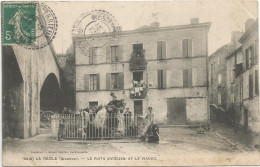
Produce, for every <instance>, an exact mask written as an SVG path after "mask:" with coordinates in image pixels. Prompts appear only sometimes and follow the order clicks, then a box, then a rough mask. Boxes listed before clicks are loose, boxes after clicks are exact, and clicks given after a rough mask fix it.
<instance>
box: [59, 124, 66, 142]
mask: <svg viewBox="0 0 260 167" xmlns="http://www.w3.org/2000/svg"><path fill="white" fill-rule="evenodd" d="M64 122H65V120H64V119H61V120H60V122H59V130H58V141H61V140H62V137H63V130H64V127H65V125H64Z"/></svg>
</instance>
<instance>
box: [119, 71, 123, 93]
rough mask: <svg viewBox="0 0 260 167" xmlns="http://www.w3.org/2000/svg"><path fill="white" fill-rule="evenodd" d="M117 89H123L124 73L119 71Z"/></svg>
mask: <svg viewBox="0 0 260 167" xmlns="http://www.w3.org/2000/svg"><path fill="white" fill-rule="evenodd" d="M119 89H120V90H123V89H124V73H122V72H120V73H119Z"/></svg>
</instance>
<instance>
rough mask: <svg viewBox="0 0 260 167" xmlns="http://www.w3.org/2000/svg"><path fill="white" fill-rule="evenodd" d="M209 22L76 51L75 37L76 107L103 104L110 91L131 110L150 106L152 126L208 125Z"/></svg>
mask: <svg viewBox="0 0 260 167" xmlns="http://www.w3.org/2000/svg"><path fill="white" fill-rule="evenodd" d="M209 28H210V23H199V22H198V19H191V24H188V25H180V26H172V27H159V23H153V24H151V26H149V27H145V28H140V29H137V30H131V31H122V33H121V36H120V41H119V43H118V44H116V45H109V46H106V47H102V48H92V51H91V54H88V55H87V56H86V54H85V53H84V52H82V51H81V49H80V43H81V42H82V41H83V40H84V37H74V49H75V56H76V108H77V110H79V109H81V108H86V107H92V106H97V105H106V104H107V103H108V102H109V101H111V100H112V97H111V96H110V94H111V92H113V93H114V94H115V96H117V98H118V99H124V100H125V102H126V106H127V107H129V108H130V111H131V112H132V113H133V114H134V115H136V114H145V113H146V112H147V108H148V107H149V106H151V107H153V110H154V115H155V122H156V123H157V124H164V125H201V124H205V123H207V122H208V119H209V113H208V111H209V110H208V95H207V84H208V81H207V78H208V77H207V56H208V50H207V48H208V42H207V39H208V31H209Z"/></svg>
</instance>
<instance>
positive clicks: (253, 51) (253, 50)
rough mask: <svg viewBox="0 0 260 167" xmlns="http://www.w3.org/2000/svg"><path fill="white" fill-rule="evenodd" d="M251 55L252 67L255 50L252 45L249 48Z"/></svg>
mask: <svg viewBox="0 0 260 167" xmlns="http://www.w3.org/2000/svg"><path fill="white" fill-rule="evenodd" d="M251 54H252V58H251V59H252V62H251V63H252V65H253V64H255V48H254V45H252V46H251Z"/></svg>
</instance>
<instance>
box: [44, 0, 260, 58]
mask: <svg viewBox="0 0 260 167" xmlns="http://www.w3.org/2000/svg"><path fill="white" fill-rule="evenodd" d="M45 4H47V5H48V6H49V7H50V8H51V9H52V10H53V11H54V13H55V15H56V17H57V19H58V24H59V25H58V30H57V35H56V37H55V39H54V40H53V44H54V47H55V50H56V52H57V53H58V54H59V53H66V50H67V49H68V48H69V47H70V45H71V44H72V36H71V30H72V26H73V24H74V22H75V21H76V20H77V19H78V18H79V17H80V15H81V14H83V13H87V12H90V11H92V10H95V9H102V10H105V11H107V12H109V13H110V14H111V15H113V16H114V17H115V18H116V19H117V21H118V23H119V25H120V26H121V27H122V30H123V31H124V30H133V29H136V28H138V27H140V26H142V25H150V23H152V22H154V21H155V18H154V17H153V16H152V13H158V16H157V18H158V22H160V27H165V26H175V25H185V24H190V18H196V17H198V18H199V19H200V20H199V21H200V23H202V22H211V28H210V30H209V36H208V43H209V55H210V54H212V53H213V52H215V51H216V50H217V49H218V48H220V47H221V46H222V45H224V44H227V43H229V42H230V40H231V32H232V31H244V30H245V21H246V20H247V19H248V18H253V19H256V18H257V16H258V6H257V1H253V0H251V1H249V0H244V1H238V0H234V1H232V0H225V1H222V0H219V1H217V0H215V1H213V0H207V1H205V0H204V1H161V2H159V1H157V2H149V1H145V2H133V1H128V2H106V1H105V2H45Z"/></svg>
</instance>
